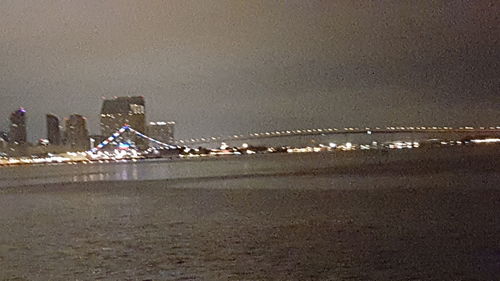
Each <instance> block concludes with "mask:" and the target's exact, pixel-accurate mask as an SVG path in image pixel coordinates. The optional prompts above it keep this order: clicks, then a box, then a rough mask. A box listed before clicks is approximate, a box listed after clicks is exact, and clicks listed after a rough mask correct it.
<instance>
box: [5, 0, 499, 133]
mask: <svg viewBox="0 0 500 281" xmlns="http://www.w3.org/2000/svg"><path fill="white" fill-rule="evenodd" d="M499 14H500V6H499V2H498V1H402V0H397V1H368V0H366V1H351V0H349V1H335V0H325V1H315V0H308V1H304V0H290V1H284V0H283V1H270V0H267V1H257V0H256V1H237V0H217V1H211V0H196V1H186V0H178V1H174V0H171V1H168V0H165V1H136V0H130V1H127V0H120V1H118V0H117V1H93V0H86V1H51V0H47V1H23V0H2V1H0V129H2V128H3V129H6V128H7V127H8V121H7V119H8V115H9V112H11V111H13V110H14V109H16V108H17V107H19V106H24V107H25V108H26V109H27V110H28V114H29V115H28V118H29V126H30V128H29V134H30V138H31V139H34V138H40V137H44V135H45V120H44V118H45V117H44V116H45V113H47V112H53V113H55V114H57V115H59V116H61V117H62V116H67V115H69V114H71V113H80V114H83V115H86V116H88V118H89V123H90V129H91V131H92V132H93V133H98V113H99V110H100V106H101V97H103V96H105V97H112V96H122V95H143V96H145V98H146V102H147V113H148V119H149V120H150V121H153V120H175V121H177V136H178V137H181V138H183V137H191V136H193V137H199V136H210V135H217V134H228V133H246V132H252V131H256V130H257V131H262V130H267V129H294V128H315V127H330V126H337V127H345V126H374V125H379V126H386V125H451V126H456V125H468V124H473V125H480V124H484V125H499V123H500V110H499V109H500V93H499V91H500V75H499V74H500V65H499V64H500V51H499V50H500V42H499V40H500V18H499Z"/></svg>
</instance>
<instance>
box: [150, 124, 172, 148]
mask: <svg viewBox="0 0 500 281" xmlns="http://www.w3.org/2000/svg"><path fill="white" fill-rule="evenodd" d="M174 127H175V122H173V121H168V122H164V121H158V122H150V123H149V125H148V126H147V128H146V132H147V133H146V134H147V135H148V136H149V137H151V138H154V139H156V140H159V141H161V142H164V143H167V144H174V143H175V139H174Z"/></svg>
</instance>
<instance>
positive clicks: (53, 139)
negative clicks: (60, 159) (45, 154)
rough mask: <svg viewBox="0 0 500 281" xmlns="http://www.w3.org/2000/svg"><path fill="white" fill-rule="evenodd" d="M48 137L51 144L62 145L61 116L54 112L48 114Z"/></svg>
mask: <svg viewBox="0 0 500 281" xmlns="http://www.w3.org/2000/svg"><path fill="white" fill-rule="evenodd" d="M47 139H48V140H49V143H50V144H51V145H61V130H60V128H59V118H58V117H57V116H55V115H54V114H47Z"/></svg>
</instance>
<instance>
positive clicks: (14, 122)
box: [9, 107, 27, 144]
mask: <svg viewBox="0 0 500 281" xmlns="http://www.w3.org/2000/svg"><path fill="white" fill-rule="evenodd" d="M10 122H11V123H10V131H9V143H11V144H25V143H26V141H27V133H26V110H25V109H24V108H22V107H21V108H19V109H18V110H16V111H14V112H12V114H11V115H10Z"/></svg>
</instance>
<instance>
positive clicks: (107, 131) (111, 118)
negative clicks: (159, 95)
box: [101, 96, 146, 145]
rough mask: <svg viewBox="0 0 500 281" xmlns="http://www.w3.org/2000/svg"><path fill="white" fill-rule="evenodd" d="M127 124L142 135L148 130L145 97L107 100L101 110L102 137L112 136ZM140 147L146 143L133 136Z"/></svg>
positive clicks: (133, 139)
mask: <svg viewBox="0 0 500 281" xmlns="http://www.w3.org/2000/svg"><path fill="white" fill-rule="evenodd" d="M125 124H128V125H129V126H130V127H131V128H133V129H134V130H136V131H139V132H141V133H145V129H146V109H145V102H144V97H139V96H136V97H114V98H113V99H105V100H104V101H103V104H102V109H101V135H103V136H105V137H109V136H111V135H112V134H113V133H115V132H116V131H117V130H119V129H120V128H121V127H123V126H124V125H125ZM131 138H132V141H134V142H135V143H136V144H138V145H142V144H144V141H143V140H141V139H140V138H138V137H136V136H132V137H131Z"/></svg>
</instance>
